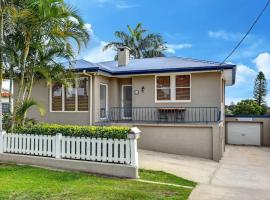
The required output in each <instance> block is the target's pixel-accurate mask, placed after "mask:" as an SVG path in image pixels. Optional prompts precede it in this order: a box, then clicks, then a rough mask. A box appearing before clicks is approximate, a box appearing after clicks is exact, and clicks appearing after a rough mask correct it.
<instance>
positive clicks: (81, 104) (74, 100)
mask: <svg viewBox="0 0 270 200" xmlns="http://www.w3.org/2000/svg"><path fill="white" fill-rule="evenodd" d="M88 99H89V82H88V78H86V77H82V78H79V79H76V81H74V83H72V84H71V85H70V86H68V87H64V86H63V85H62V84H60V83H55V84H54V85H53V86H52V89H51V111H68V112H76V111H88Z"/></svg>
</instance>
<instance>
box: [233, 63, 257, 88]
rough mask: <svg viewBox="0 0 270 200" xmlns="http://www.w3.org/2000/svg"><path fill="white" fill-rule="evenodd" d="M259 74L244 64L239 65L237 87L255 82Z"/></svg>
mask: <svg viewBox="0 0 270 200" xmlns="http://www.w3.org/2000/svg"><path fill="white" fill-rule="evenodd" d="M256 74H257V72H256V71H255V70H254V69H252V68H250V67H248V66H246V65H243V64H239V65H237V72H236V85H241V84H245V83H248V82H250V81H251V80H254V79H255V77H256Z"/></svg>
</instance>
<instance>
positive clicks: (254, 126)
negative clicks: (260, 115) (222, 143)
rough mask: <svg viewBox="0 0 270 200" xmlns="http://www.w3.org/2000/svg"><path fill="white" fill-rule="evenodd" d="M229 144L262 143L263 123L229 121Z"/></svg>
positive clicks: (257, 144)
mask: <svg viewBox="0 0 270 200" xmlns="http://www.w3.org/2000/svg"><path fill="white" fill-rule="evenodd" d="M227 142H228V144H238V145H256V146H260V145H261V123H256V122H228V123H227Z"/></svg>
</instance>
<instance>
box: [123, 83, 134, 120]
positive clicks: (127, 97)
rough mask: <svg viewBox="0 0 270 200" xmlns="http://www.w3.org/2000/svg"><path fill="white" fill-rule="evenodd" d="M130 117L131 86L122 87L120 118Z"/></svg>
mask: <svg viewBox="0 0 270 200" xmlns="http://www.w3.org/2000/svg"><path fill="white" fill-rule="evenodd" d="M131 117H132V86H131V85H122V118H123V119H131Z"/></svg>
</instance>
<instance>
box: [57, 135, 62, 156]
mask: <svg viewBox="0 0 270 200" xmlns="http://www.w3.org/2000/svg"><path fill="white" fill-rule="evenodd" d="M61 140H62V134H61V133H57V134H56V135H55V158H57V159H60V158H61Z"/></svg>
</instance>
